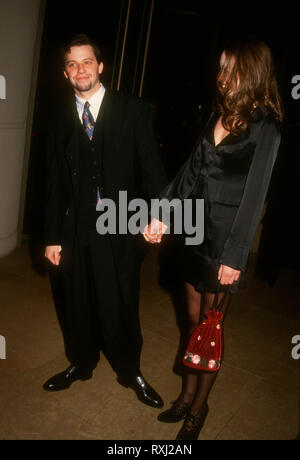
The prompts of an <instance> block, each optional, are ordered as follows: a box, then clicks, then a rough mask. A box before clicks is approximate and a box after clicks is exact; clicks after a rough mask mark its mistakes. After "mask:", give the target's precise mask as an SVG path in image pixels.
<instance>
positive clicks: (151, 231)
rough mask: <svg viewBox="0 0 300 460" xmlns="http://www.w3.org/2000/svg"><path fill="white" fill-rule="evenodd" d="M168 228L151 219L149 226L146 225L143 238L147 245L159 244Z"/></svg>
mask: <svg viewBox="0 0 300 460" xmlns="http://www.w3.org/2000/svg"><path fill="white" fill-rule="evenodd" d="M167 228H168V226H167V225H165V224H164V223H163V222H160V221H159V220H157V219H152V221H151V222H150V224H149V225H146V227H145V228H144V231H143V236H144V238H145V240H146V241H148V243H152V244H155V243H160V242H161V239H162V236H163V234H164V233H165V232H166V231H167Z"/></svg>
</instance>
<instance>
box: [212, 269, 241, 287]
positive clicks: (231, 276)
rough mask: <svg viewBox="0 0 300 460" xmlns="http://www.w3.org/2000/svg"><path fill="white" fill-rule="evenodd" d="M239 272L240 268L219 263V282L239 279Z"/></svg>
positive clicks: (229, 282) (226, 282) (231, 281)
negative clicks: (236, 268)
mask: <svg viewBox="0 0 300 460" xmlns="http://www.w3.org/2000/svg"><path fill="white" fill-rule="evenodd" d="M240 274H241V270H235V269H234V268H231V267H227V265H222V264H221V265H220V268H219V272H218V280H219V281H220V284H232V283H233V282H234V281H237V280H238V279H239V277H240Z"/></svg>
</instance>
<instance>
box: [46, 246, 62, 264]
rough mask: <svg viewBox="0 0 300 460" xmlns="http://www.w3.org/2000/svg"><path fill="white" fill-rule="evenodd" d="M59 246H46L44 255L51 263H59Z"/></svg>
mask: <svg viewBox="0 0 300 460" xmlns="http://www.w3.org/2000/svg"><path fill="white" fill-rule="evenodd" d="M61 249H62V248H61V246H46V250H45V257H46V258H47V259H48V260H50V262H51V263H52V264H53V265H59V263H60V259H61V254H60V253H61Z"/></svg>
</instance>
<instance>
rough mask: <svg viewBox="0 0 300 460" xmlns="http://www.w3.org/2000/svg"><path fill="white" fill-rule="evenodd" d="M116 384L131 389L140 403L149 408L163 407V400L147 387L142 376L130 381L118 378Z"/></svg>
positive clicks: (147, 384)
mask: <svg viewBox="0 0 300 460" xmlns="http://www.w3.org/2000/svg"><path fill="white" fill-rule="evenodd" d="M118 382H119V383H120V384H121V385H123V386H124V387H126V388H128V387H130V388H132V389H133V390H134V391H135V393H136V395H137V397H138V399H139V400H140V401H141V402H142V403H144V404H147V405H148V406H151V407H157V408H160V407H163V405H164V403H163V400H162V399H161V397H160V396H159V395H158V394H157V393H156V391H155V390H154V389H153V388H152V387H151V386H150V385H149V383H147V382H146V380H145V379H144V377H143V376H142V375H137V376H136V377H133V378H132V379H125V378H124V377H121V376H119V377H118Z"/></svg>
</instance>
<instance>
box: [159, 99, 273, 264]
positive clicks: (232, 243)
mask: <svg viewBox="0 0 300 460" xmlns="http://www.w3.org/2000/svg"><path fill="white" fill-rule="evenodd" d="M216 121H217V114H212V115H211V117H210V119H209V121H208V123H207V126H206V127H205V128H204V130H203V132H202V133H201V135H200V138H199V140H198V142H197V143H196V145H195V148H194V150H193V152H192V154H191V156H190V158H189V159H188V160H187V162H186V163H185V164H184V165H183V166H182V168H181V170H180V171H179V173H178V174H177V176H176V177H175V179H174V180H173V181H172V182H171V183H170V184H169V185H168V186H167V187H166V189H165V190H164V191H163V192H162V193H161V197H163V198H167V199H169V200H172V199H173V198H180V199H182V200H183V199H185V198H188V197H191V196H193V197H196V198H197V197H198V198H204V199H205V200H206V204H207V206H206V213H205V236H204V242H203V244H202V245H201V246H200V247H198V248H195V251H196V252H197V251H198V254H199V256H201V257H202V258H203V259H204V262H206V263H207V264H209V265H210V266H213V267H214V268H217V267H218V266H219V265H220V264H224V265H227V266H229V267H232V268H235V269H238V270H243V271H245V270H246V268H247V263H248V255H249V250H250V246H251V244H252V242H253V239H254V236H255V232H256V229H257V226H258V224H259V220H260V217H261V213H262V210H263V206H264V202H265V198H266V194H267V190H268V186H269V182H270V178H271V174H272V168H273V166H274V162H275V159H276V156H277V152H278V148H279V144H280V139H281V135H280V130H279V126H278V123H277V122H276V121H275V120H274V118H273V117H271V116H270V115H269V114H268V113H267V111H266V110H265V109H264V108H257V109H256V110H255V111H254V112H253V114H252V117H251V120H250V123H249V125H248V127H247V129H246V130H245V131H244V132H243V133H242V134H240V135H239V136H234V135H232V134H229V135H228V136H227V137H226V138H225V139H224V140H223V141H222V142H221V143H220V144H218V145H217V146H215V145H214V136H213V131H214V127H215V123H216Z"/></svg>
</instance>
